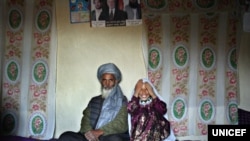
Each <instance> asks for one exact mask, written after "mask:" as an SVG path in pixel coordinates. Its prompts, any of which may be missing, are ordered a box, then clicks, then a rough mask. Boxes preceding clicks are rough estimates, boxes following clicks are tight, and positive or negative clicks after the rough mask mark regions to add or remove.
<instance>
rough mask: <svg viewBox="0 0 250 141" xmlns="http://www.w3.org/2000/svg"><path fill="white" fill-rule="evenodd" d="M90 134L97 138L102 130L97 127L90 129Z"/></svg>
mask: <svg viewBox="0 0 250 141" xmlns="http://www.w3.org/2000/svg"><path fill="white" fill-rule="evenodd" d="M91 132H92V134H93V135H94V136H95V137H96V138H99V137H100V136H101V135H102V134H103V133H104V132H103V131H102V130H100V129H97V130H92V131H91Z"/></svg>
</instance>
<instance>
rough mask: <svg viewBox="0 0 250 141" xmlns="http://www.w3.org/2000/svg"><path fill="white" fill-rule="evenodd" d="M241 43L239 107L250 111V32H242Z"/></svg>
mask: <svg viewBox="0 0 250 141" xmlns="http://www.w3.org/2000/svg"><path fill="white" fill-rule="evenodd" d="M241 36H242V37H241V44H240V50H239V59H238V62H239V63H238V66H239V93H240V101H239V102H240V104H239V108H242V109H245V110H248V111H250V104H249V101H250V93H249V92H250V87H249V84H250V75H249V72H250V65H249V62H250V56H249V53H250V42H249V40H250V33H249V32H242V35H241Z"/></svg>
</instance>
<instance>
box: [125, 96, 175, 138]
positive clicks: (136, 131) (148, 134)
mask: <svg viewBox="0 0 250 141" xmlns="http://www.w3.org/2000/svg"><path fill="white" fill-rule="evenodd" d="M127 109H128V113H129V114H130V115H131V130H130V133H131V136H130V140H131V141H162V140H164V139H166V138H167V137H168V136H169V134H170V123H169V121H168V120H167V119H166V118H165V117H164V115H165V114H166V113H167V105H166V103H164V102H163V101H161V100H160V99H159V98H158V97H156V98H155V99H153V100H152V102H151V103H149V104H147V105H141V104H139V98H137V97H135V96H133V97H132V99H131V101H129V102H128V106H127Z"/></svg>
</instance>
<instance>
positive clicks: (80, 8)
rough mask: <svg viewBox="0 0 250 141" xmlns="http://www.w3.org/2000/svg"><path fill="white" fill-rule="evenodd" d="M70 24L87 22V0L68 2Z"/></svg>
mask: <svg viewBox="0 0 250 141" xmlns="http://www.w3.org/2000/svg"><path fill="white" fill-rule="evenodd" d="M69 5H70V22H71V23H80V22H89V21H90V19H89V15H90V14H89V2H88V0H70V3H69Z"/></svg>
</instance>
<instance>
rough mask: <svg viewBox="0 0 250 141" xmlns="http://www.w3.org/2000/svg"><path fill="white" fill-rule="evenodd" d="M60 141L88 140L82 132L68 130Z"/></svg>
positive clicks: (61, 136)
mask: <svg viewBox="0 0 250 141" xmlns="http://www.w3.org/2000/svg"><path fill="white" fill-rule="evenodd" d="M58 141H88V140H87V139H86V138H85V137H84V135H82V134H81V133H75V132H72V131H67V132H64V133H63V134H61V135H60V137H59V139H58Z"/></svg>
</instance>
